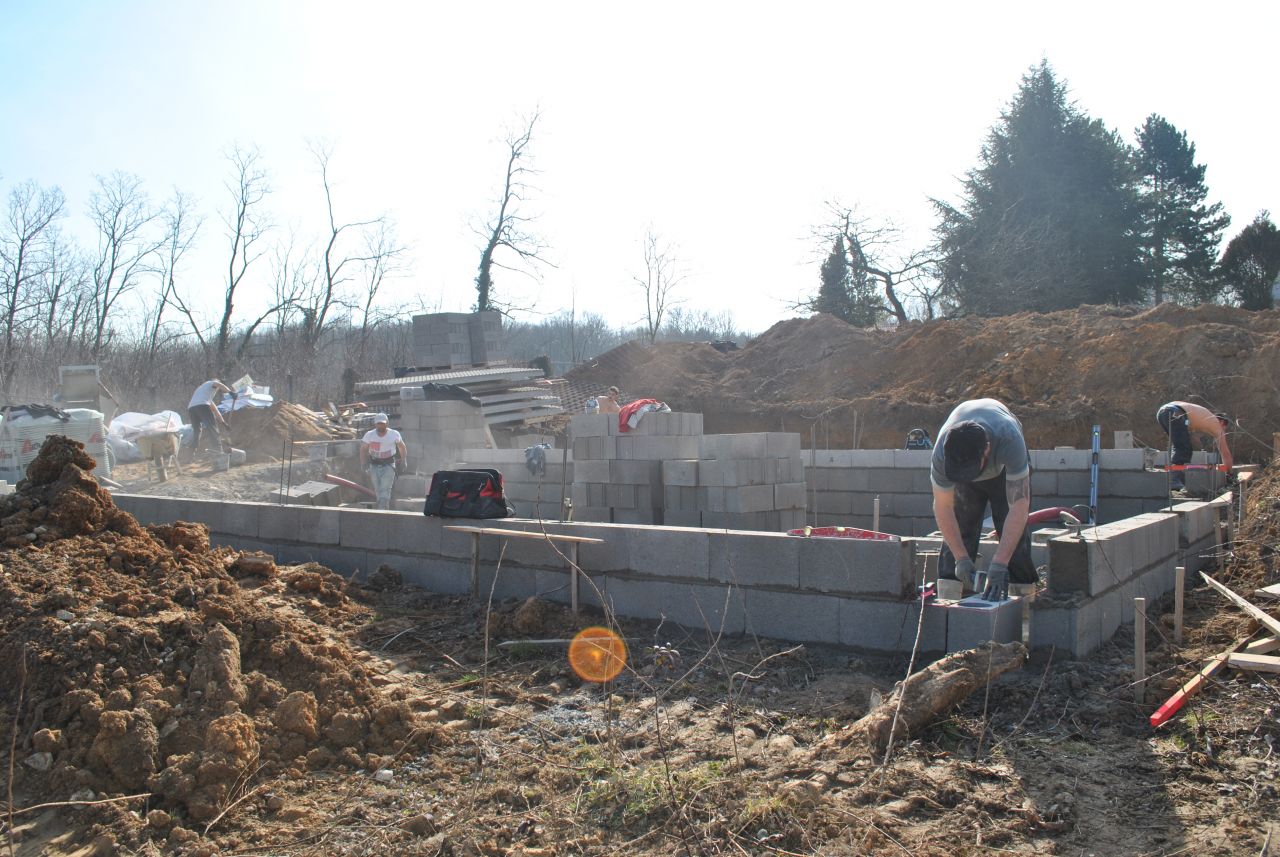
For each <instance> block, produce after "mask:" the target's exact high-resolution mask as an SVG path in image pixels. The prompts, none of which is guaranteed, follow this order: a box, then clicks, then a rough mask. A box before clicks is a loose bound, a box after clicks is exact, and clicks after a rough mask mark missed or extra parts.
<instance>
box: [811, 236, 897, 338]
mask: <svg viewBox="0 0 1280 857" xmlns="http://www.w3.org/2000/svg"><path fill="white" fill-rule="evenodd" d="M852 250H853V256H854V264H853V265H851V264H850V260H849V255H848V254H846V252H845V238H843V237H837V238H836V240H835V243H834V245H833V246H832V248H831V252H830V253H828V254H827V258H826V259H824V260H823V262H822V270H821V277H822V283H821V285H820V286H819V287H818V296H817V297H816V298H814V299H813V300H812V302H811V303H810V304H809V308H810V309H812V310H813V311H814V312H825V313H830V314H831V315H834V316H835V317H836V318H839V319H841V320H843V321H847V322H848V323H849V324H852V325H856V326H858V327H870V326H871V325H873V324H875V323H876V315H877V313H878V312H879V311H880V309H881V307H880V304H879V301H878V300H877V299H876V293H875V284H874V283H872V282H871V279H870V277H868V276H867V272H866V267H865V261H866V260H865V259H864V258H862V257H861V248H859V247H857V246H856V244H855V245H854V246H853V248H852ZM859 259H861V261H862V263H863V264H862V265H858V264H857V263H858V261H859Z"/></svg>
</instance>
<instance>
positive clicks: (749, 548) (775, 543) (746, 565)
mask: <svg viewBox="0 0 1280 857" xmlns="http://www.w3.org/2000/svg"><path fill="white" fill-rule="evenodd" d="M704 517H705V516H704ZM710 547H711V553H710V567H711V575H710V576H711V579H712V580H716V581H721V582H724V583H736V584H738V585H740V586H752V585H760V586H789V587H792V588H796V587H798V586H799V584H800V569H799V555H800V539H797V538H793V537H791V536H787V535H783V534H773V533H753V534H737V533H728V534H725V533H711V534H710Z"/></svg>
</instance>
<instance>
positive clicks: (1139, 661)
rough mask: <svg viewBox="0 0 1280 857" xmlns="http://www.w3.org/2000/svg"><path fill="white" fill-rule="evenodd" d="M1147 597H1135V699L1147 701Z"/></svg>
mask: <svg viewBox="0 0 1280 857" xmlns="http://www.w3.org/2000/svg"><path fill="white" fill-rule="evenodd" d="M1146 690H1147V599H1145V598H1135V599H1133V701H1134V702H1136V703H1138V704H1139V705H1142V704H1143V703H1144V702H1146V701H1147V694H1146Z"/></svg>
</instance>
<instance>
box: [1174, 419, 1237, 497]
mask: <svg viewBox="0 0 1280 857" xmlns="http://www.w3.org/2000/svg"><path fill="white" fill-rule="evenodd" d="M1156 422H1158V423H1160V428H1161V429H1162V430H1163V431H1164V433H1165V436H1166V437H1167V438H1169V452H1170V455H1169V463H1170V464H1186V463H1187V462H1189V461H1190V460H1191V432H1193V431H1194V432H1198V433H1200V434H1204V435H1208V436H1209V437H1212V438H1213V439H1214V441H1216V442H1217V444H1218V454H1219V455H1221V456H1222V463H1223V464H1225V465H1227V467H1230V466H1231V465H1232V464H1234V461H1233V460H1232V458H1231V447H1229V446H1227V426H1228V425H1230V424H1231V421H1230V420H1228V419H1227V415H1226V414H1217V413H1214V412H1213V411H1211V410H1209V409H1208V408H1206V407H1203V406H1201V405H1193V404H1192V403H1191V402H1169V403H1167V404H1164V405H1161V406H1160V410H1158V411H1156ZM1169 485H1170V487H1171V488H1172V489H1173V490H1174V491H1181V490H1182V489H1183V488H1184V487H1185V482H1184V480H1183V478H1182V471H1174V473H1173V474H1172V476H1170V478H1169Z"/></svg>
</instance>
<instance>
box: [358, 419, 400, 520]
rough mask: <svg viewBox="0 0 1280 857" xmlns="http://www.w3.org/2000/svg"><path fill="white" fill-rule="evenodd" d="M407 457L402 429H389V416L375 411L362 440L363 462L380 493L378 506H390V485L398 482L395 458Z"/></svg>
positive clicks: (361, 458)
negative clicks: (369, 428) (400, 430)
mask: <svg viewBox="0 0 1280 857" xmlns="http://www.w3.org/2000/svg"><path fill="white" fill-rule="evenodd" d="M397 456H398V457H399V459H400V460H401V461H404V460H406V459H407V458H408V453H407V451H406V450H405V448H404V440H403V439H402V438H401V437H400V432H398V431H396V430H395V429H393V428H387V415H386V414H376V415H375V416H374V418H373V429H372V430H371V431H367V432H365V433H364V437H363V438H361V440H360V464H361V466H363V467H364V469H365V472H366V473H368V474H369V481H371V482H372V483H373V491H374V493H375V494H377V495H378V508H379V509H390V508H391V488H392V487H393V486H394V485H395V484H396V458H397Z"/></svg>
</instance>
